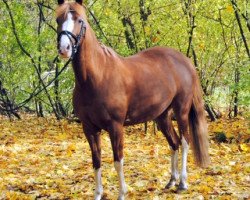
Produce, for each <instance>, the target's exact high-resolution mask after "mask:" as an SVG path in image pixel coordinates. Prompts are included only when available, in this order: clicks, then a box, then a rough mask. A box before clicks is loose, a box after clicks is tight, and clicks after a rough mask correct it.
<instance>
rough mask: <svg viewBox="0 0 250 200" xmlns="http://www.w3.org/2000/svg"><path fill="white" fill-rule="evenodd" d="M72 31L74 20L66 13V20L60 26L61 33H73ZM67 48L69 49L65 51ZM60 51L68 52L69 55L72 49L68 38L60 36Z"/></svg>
mask: <svg viewBox="0 0 250 200" xmlns="http://www.w3.org/2000/svg"><path fill="white" fill-rule="evenodd" d="M73 30H74V20H73V16H72V14H71V13H68V15H67V20H66V21H65V22H64V23H63V24H62V31H69V32H73ZM67 47H70V49H67ZM60 49H61V50H63V51H64V52H69V54H71V51H72V48H71V42H70V39H69V37H68V36H66V35H62V37H61V40H60Z"/></svg>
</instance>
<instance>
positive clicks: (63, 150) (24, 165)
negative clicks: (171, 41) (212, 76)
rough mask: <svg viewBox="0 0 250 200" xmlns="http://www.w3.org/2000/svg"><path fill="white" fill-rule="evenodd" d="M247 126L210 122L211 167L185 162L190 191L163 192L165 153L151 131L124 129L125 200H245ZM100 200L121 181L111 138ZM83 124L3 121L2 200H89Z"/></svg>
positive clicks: (249, 159) (249, 194)
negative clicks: (201, 167)
mask: <svg viewBox="0 0 250 200" xmlns="http://www.w3.org/2000/svg"><path fill="white" fill-rule="evenodd" d="M248 126H249V124H247V120H246V119H244V118H241V119H235V120H223V119H222V120H219V121H217V122H214V123H210V124H209V134H210V155H211V159H212V164H211V166H210V167H209V168H207V169H200V168H198V167H196V166H195V164H194V160H193V156H192V152H191V150H190V152H189V159H188V166H189V168H188V175H189V176H188V183H189V190H188V191H187V192H185V193H183V194H177V193H176V192H175V188H173V189H170V190H164V187H165V185H166V183H167V181H168V180H169V178H170V173H169V172H170V170H169V169H170V150H169V147H168V144H167V142H166V140H165V138H164V137H163V136H162V134H161V133H160V132H156V134H155V135H154V133H153V128H152V125H151V126H150V128H149V131H148V133H147V134H146V135H145V134H144V130H143V125H138V126H134V127H127V128H126V136H125V152H124V154H125V169H124V170H125V178H126V182H127V185H128V189H129V191H128V194H127V199H129V200H131V199H136V200H137V199H146V200H147V199H152V200H158V199H249V198H250V150H249V137H250V133H249V129H248ZM102 148H103V150H102V158H103V159H102V161H103V164H102V171H103V185H104V193H105V195H104V199H117V195H118V182H117V175H116V172H115V169H114V166H113V159H112V152H111V145H110V140H109V138H108V135H107V133H105V132H104V133H103V135H102ZM93 175H94V174H93V169H92V161H91V156H90V150H89V147H88V144H87V141H86V139H85V137H84V135H83V133H82V130H81V125H79V124H77V123H69V122H67V121H60V122H59V121H56V120H55V119H53V118H47V119H42V118H39V119H38V118H35V117H34V118H33V117H26V119H25V120H19V121H13V122H10V121H9V120H8V119H5V118H1V120H0V199H12V200H13V199H21V200H25V199H84V200H85V199H93V190H94V177H93Z"/></svg>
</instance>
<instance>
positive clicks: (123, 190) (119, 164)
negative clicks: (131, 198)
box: [115, 159, 127, 200]
mask: <svg viewBox="0 0 250 200" xmlns="http://www.w3.org/2000/svg"><path fill="white" fill-rule="evenodd" d="M115 170H116V172H117V174H118V180H119V198H118V199H119V200H124V199H125V194H126V192H127V187H126V183H125V179H124V173H123V159H122V160H121V161H120V162H115Z"/></svg>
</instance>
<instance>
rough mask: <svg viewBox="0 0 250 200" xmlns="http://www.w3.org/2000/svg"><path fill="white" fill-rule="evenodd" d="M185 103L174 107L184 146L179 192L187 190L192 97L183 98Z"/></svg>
mask: <svg viewBox="0 0 250 200" xmlns="http://www.w3.org/2000/svg"><path fill="white" fill-rule="evenodd" d="M181 99H182V100H183V99H185V101H178V100H177V101H175V104H174V105H173V109H174V113H175V116H176V119H177V123H178V129H179V133H180V137H181V145H182V148H181V149H182V166H181V174H180V184H179V186H178V191H181V190H187V188H188V186H187V182H186V181H187V156H188V149H189V133H188V126H189V122H188V115H189V111H190V108H191V104H192V95H190V94H189V95H186V96H185V98H181Z"/></svg>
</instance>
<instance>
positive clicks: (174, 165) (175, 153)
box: [171, 150, 179, 180]
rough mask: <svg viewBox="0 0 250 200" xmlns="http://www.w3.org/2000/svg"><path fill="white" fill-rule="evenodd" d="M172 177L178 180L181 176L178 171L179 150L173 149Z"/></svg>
mask: <svg viewBox="0 0 250 200" xmlns="http://www.w3.org/2000/svg"><path fill="white" fill-rule="evenodd" d="M171 178H173V179H174V180H177V179H178V178H179V173H178V150H176V151H172V155H171Z"/></svg>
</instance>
